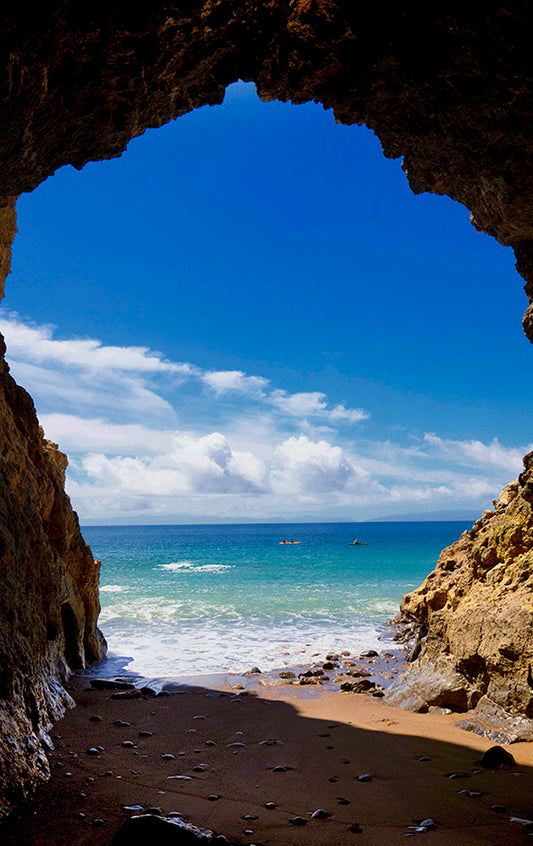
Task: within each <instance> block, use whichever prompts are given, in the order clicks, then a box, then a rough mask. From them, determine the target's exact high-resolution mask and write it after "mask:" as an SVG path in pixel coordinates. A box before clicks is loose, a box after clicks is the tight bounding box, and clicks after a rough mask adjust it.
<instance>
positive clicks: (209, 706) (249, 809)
mask: <svg viewBox="0 0 533 846" xmlns="http://www.w3.org/2000/svg"><path fill="white" fill-rule="evenodd" d="M210 681H211V685H210V687H209V688H207V687H200V686H193V685H192V684H191V683H190V682H189V684H187V685H186V686H185V685H184V686H182V687H177V689H175V691H174V692H173V693H171V694H170V695H159V696H156V697H150V698H145V699H134V698H127V697H119V698H116V696H114V695H113V691H110V690H96V689H94V688H92V687H91V686H90V685H89V683H88V680H87V679H86V678H76V679H74V685H73V687H74V690H73V695H74V697H75V699H76V702H77V707H76V708H75V709H73V710H72V711H70V712H69V713H68V714H67V715H66V717H65V718H64V719H63V720H62V721H61V722H60V723H58V724H57V725H56V726H55V727H54V731H53V739H54V745H55V749H54V751H53V752H52V754H51V765H52V778H51V779H50V781H49V782H48V783H47V784H45V785H43V786H42V788H41V789H40V790H39V792H38V795H37V797H36V799H35V800H34V801H33V802H32V803H30V804H29V805H27V806H26V807H23V808H21V809H19V811H17V812H15V814H14V815H13V816H12V817H11V819H10V820H9V821H8V822H7V823H4V825H3V826H2V827H0V840H1V842H2V843H3V844H5V846H20V844H22V843H25V844H32V846H44V844H47V846H63V844H64V846H66V844H69V846H89V844H90V846H104V844H109V843H110V842H111V839H112V837H113V835H114V833H115V832H116V830H117V829H118V828H119V827H120V825H121V824H122V823H123V822H124V821H125V820H126V819H127V818H128V817H131V816H135V815H138V814H141V813H142V812H143V811H147V810H149V809H152V812H153V813H154V812H155V813H156V814H158V813H160V814H162V815H163V816H165V815H169V814H175V815H177V814H180V815H182V816H183V819H185V820H186V821H188V822H190V823H193V824H194V825H197V826H200V827H201V828H207V829H210V830H211V831H212V832H214V834H215V835H224V837H225V838H227V841H229V842H232V843H238V844H256V846H258V845H259V844H264V846H269V844H272V846H274V844H276V846H277V844H294V846H304V844H306V846H307V844H316V846H322V844H324V846H326V844H327V846H332V844H339V846H344V844H352V843H362V844H373V845H374V844H375V846H386V845H387V844H396V843H400V842H404V838H405V837H406V836H412V837H423V838H429V839H430V841H431V842H432V843H434V844H435V845H436V844H455V846H460V844H465V846H466V844H469V846H470V844H477V843H484V844H494V843H500V842H501V843H510V844H513V843H523V842H525V841H528V840H529V839H530V838H529V832H528V828H527V826H525V825H523V824H522V823H520V822H515V821H511V818H513V817H518V818H522V819H523V818H527V819H529V818H531V815H532V814H533V800H532V798H531V797H532V795H533V745H531V744H523V743H520V744H514V745H512V746H510V747H508V748H509V751H511V752H512V755H513V756H514V758H515V761H516V764H515V765H513V766H512V767H509V768H502V769H496V770H493V769H488V768H484V767H481V766H480V758H481V755H482V754H483V752H484V751H485V750H486V749H488V748H490V747H491V746H493V745H494V744H493V743H492V742H490V741H488V740H485V739H483V738H481V737H478V736H477V735H474V734H470V733H467V732H465V731H462V730H460V729H458V728H456V727H455V726H454V722H455V721H456V720H457V719H458V718H457V715H440V714H412V713H408V712H404V711H399V710H396V709H393V708H390V707H388V706H385V705H383V704H382V702H381V701H379V700H377V699H375V698H372V697H370V696H365V695H362V694H354V693H342V692H334V691H331V690H324V689H322V688H320V687H315V686H304V687H301V686H299V685H291V684H278V685H275V684H269V683H268V680H266V682H267V683H265V680H263V683H262V684H260V681H261V680H260V679H256V680H254V681H253V684H252V685H251V687H252V695H250V693H249V691H246V690H245V691H244V693H243V691H234V690H231V686H229V685H228V679H227V678H224V677H221V678H220V679H219V680H218V682H217V680H216V679H211V680H210ZM229 681H230V682H231V681H232V679H229ZM204 684H205V680H204ZM249 686H250V685H249ZM175 687H176V686H175ZM254 693H255V694H256V695H253V694H254ZM98 747H100V748H99V749H98ZM88 750H92V751H91V752H89V751H88ZM452 774H453V775H454V776H455V777H450V776H451V775H452ZM496 806H500V807H499V809H496V810H493V808H495V807H496ZM502 809H503V810H502ZM319 810H321V811H323V812H325V813H319V814H317V815H315V817H314V818H313V816H312V814H313V813H314V812H315V811H319ZM428 819H431V820H433V821H434V824H435V827H434V828H428V829H425V830H422V831H416V827H417V825H419V824H420V823H421V822H423V821H425V820H428ZM221 842H224V841H221ZM154 846H155V844H154Z"/></svg>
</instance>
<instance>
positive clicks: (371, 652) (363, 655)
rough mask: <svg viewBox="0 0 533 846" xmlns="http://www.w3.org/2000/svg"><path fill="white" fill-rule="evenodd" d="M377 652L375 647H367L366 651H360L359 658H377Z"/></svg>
mask: <svg viewBox="0 0 533 846" xmlns="http://www.w3.org/2000/svg"><path fill="white" fill-rule="evenodd" d="M378 657H379V653H378V652H376V650H375V649H367V651H366V652H361V654H360V655H359V658H378Z"/></svg>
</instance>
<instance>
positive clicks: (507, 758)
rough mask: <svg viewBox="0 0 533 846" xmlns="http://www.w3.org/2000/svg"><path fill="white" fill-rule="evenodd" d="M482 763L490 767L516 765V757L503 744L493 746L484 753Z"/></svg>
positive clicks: (483, 765)
mask: <svg viewBox="0 0 533 846" xmlns="http://www.w3.org/2000/svg"><path fill="white" fill-rule="evenodd" d="M480 764H481V766H482V767H488V768H489V769H492V768H494V767H514V765H515V759H514V758H513V756H512V755H511V753H510V752H508V751H507V750H506V749H504V748H503V747H502V746H491V748H490V749H487V750H486V751H485V752H484V753H483V755H482V757H481V761H480Z"/></svg>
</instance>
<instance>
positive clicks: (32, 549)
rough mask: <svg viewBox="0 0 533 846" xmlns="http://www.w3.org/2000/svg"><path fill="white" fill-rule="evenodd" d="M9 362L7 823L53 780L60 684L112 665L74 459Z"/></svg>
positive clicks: (1, 737)
mask: <svg viewBox="0 0 533 846" xmlns="http://www.w3.org/2000/svg"><path fill="white" fill-rule="evenodd" d="M0 339H1V336H0ZM4 352H5V345H4V342H3V340H1V343H0V574H1V577H0V587H1V589H0V817H1V816H2V815H3V814H4V813H6V812H7V811H8V810H9V808H10V807H11V806H12V804H13V803H14V802H17V801H19V800H21V799H22V798H24V797H25V796H27V795H28V793H29V792H30V791H31V790H32V789H33V787H34V786H35V784H36V783H37V782H38V781H39V780H40V779H42V778H45V777H46V776H47V775H48V761H47V758H46V755H45V751H46V749H47V747H48V746H49V744H50V741H49V737H48V729H49V728H50V725H51V723H52V722H53V721H55V720H57V719H58V718H59V717H60V716H61V715H62V714H63V713H64V711H65V708H67V707H69V706H70V705H71V704H72V702H71V699H70V697H69V695H68V694H67V693H66V691H65V689H64V687H63V686H62V682H64V681H65V679H66V678H67V677H68V675H69V673H70V672H71V671H72V670H76V669H79V668H81V667H83V666H85V663H86V662H87V661H94V660H97V659H99V658H102V657H104V655H105V641H104V639H103V637H102V635H101V634H100V632H99V631H98V629H97V626H96V623H97V618H98V613H99V611H100V605H99V601H98V573H99V566H100V562H98V561H95V560H94V559H93V556H92V555H91V551H90V549H89V547H88V546H87V544H86V543H85V542H84V540H83V538H82V537H81V534H80V529H79V525H78V519H77V516H76V514H75V512H73V510H72V508H71V505H70V500H69V498H68V497H67V495H66V494H65V491H64V483H65V468H66V466H67V459H66V456H64V455H63V453H61V452H59V450H58V448H57V446H56V445H55V444H53V443H51V442H50V441H47V440H45V438H44V437H43V433H42V430H41V428H40V426H39V423H38V420H37V417H36V414H35V409H34V406H33V402H32V400H31V397H30V396H29V395H28V394H27V393H26V391H25V390H24V389H23V388H20V387H19V386H18V385H16V383H15V382H14V380H13V379H12V377H11V376H10V374H9V368H8V366H7V364H6V363H5V361H4V358H3V356H4Z"/></svg>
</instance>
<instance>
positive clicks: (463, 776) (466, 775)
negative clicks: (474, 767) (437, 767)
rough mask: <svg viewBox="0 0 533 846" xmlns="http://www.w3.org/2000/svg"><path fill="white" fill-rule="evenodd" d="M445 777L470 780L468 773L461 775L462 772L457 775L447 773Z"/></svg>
mask: <svg viewBox="0 0 533 846" xmlns="http://www.w3.org/2000/svg"><path fill="white" fill-rule="evenodd" d="M447 777H448V778H449V779H455V778H470V773H462V772H458V773H448V774H447Z"/></svg>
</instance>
